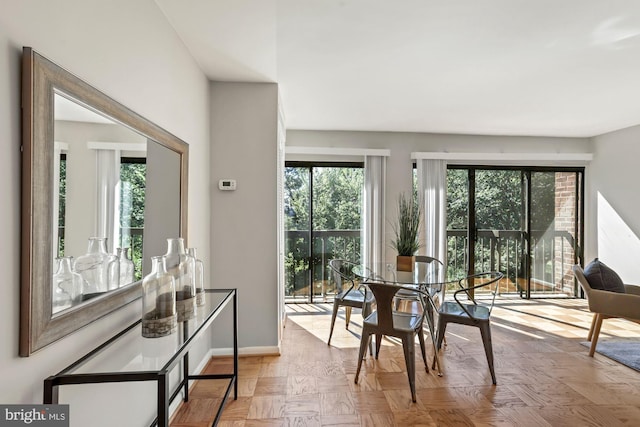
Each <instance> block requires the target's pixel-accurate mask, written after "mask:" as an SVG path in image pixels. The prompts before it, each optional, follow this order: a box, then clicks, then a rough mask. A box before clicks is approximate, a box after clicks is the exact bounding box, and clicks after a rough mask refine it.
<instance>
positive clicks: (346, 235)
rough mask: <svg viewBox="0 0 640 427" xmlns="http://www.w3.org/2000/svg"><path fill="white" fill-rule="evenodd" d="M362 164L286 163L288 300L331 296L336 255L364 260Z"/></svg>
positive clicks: (285, 205) (355, 260) (314, 300)
mask: <svg viewBox="0 0 640 427" xmlns="http://www.w3.org/2000/svg"><path fill="white" fill-rule="evenodd" d="M363 171H364V169H363V164H362V163H308V162H287V163H286V164H285V190H284V194H285V197H284V199H285V200H284V217H285V302H301V303H304V302H321V301H329V300H331V299H332V298H333V295H334V294H335V289H334V286H333V280H331V277H330V276H331V275H330V271H329V268H328V265H329V261H330V260H331V259H333V258H341V259H347V260H350V261H354V262H359V261H360V226H361V212H362V190H363V185H364V184H363V183H364V174H363Z"/></svg>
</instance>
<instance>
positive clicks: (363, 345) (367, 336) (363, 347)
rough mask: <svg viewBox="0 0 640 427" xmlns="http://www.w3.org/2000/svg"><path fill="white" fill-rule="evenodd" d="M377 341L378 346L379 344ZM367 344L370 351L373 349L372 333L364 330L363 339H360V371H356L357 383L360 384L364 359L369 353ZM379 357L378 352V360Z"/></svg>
mask: <svg viewBox="0 0 640 427" xmlns="http://www.w3.org/2000/svg"><path fill="white" fill-rule="evenodd" d="M378 341H379V340H377V341H376V345H377V342H378ZM367 344H368V345H369V349H371V332H369V331H368V330H366V329H365V328H362V337H360V351H359V352H358V369H356V378H355V381H354V382H355V383H356V384H358V376H359V375H360V368H361V367H362V359H364V354H365V353H366V352H367ZM377 357H378V353H377V352H376V358H377Z"/></svg>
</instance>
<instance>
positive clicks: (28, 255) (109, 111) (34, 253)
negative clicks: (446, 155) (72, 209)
mask: <svg viewBox="0 0 640 427" xmlns="http://www.w3.org/2000/svg"><path fill="white" fill-rule="evenodd" d="M54 93H63V94H66V95H68V96H69V97H70V98H73V100H75V101H77V102H78V103H79V104H81V105H82V106H83V107H86V108H87V109H90V110H93V111H94V112H97V113H99V114H101V115H103V116H106V117H108V118H110V119H111V120H113V121H114V122H115V123H118V124H121V125H124V126H125V127H127V128H129V129H131V130H133V131H135V132H137V133H138V134H140V135H142V136H143V137H145V138H147V140H150V141H155V142H157V143H158V144H159V145H158V147H161V148H162V149H167V150H169V152H174V153H177V155H178V156H177V160H176V164H179V168H180V170H179V171H176V176H179V179H180V183H179V185H177V184H176V188H178V189H179V190H178V191H179V193H180V194H179V195H175V200H179V201H180V207H179V208H176V212H178V215H179V219H177V220H176V225H175V227H172V229H171V230H153V232H152V231H151V230H147V229H145V233H147V231H148V232H149V233H151V234H153V235H154V236H156V237H159V236H162V237H165V236H166V237H177V236H176V233H179V237H186V235H187V177H188V145H187V144H186V143H185V142H184V141H182V140H180V139H179V138H177V137H175V136H174V135H172V134H170V133H168V132H167V131H165V130H164V129H162V128H160V127H159V126H157V125H155V124H154V123H152V122H150V121H148V120H147V119H145V118H143V117H141V116H140V115H138V114H136V113H135V112H133V111H131V110H129V109H128V108H127V107H125V106H123V105H121V104H120V103H118V102H116V101H115V100H113V99H111V98H110V97H108V96H107V95H105V94H104V93H102V92H100V91H98V90H97V89H95V88H93V87H92V86H90V85H89V84H87V83H85V82H84V81H82V80H81V79H79V78H78V77H76V76H75V75H73V74H71V73H70V72H68V71H66V70H64V69H63V68H61V67H59V66H57V65H56V64H54V63H53V62H51V61H49V60H47V59H46V58H44V57H43V56H41V55H40V54H38V53H37V52H35V51H34V50H33V49H32V48H30V47H25V48H23V61H22V133H23V135H22V238H21V239H22V247H21V292H20V343H19V355H20V356H29V355H31V354H32V353H33V352H35V351H37V350H39V349H41V348H43V347H45V346H47V345H49V344H51V343H53V342H54V341H56V340H59V339H60V338H62V337H64V336H66V335H68V334H70V333H72V332H74V331H76V330H78V329H80V328H82V327H84V326H86V325H88V324H89V323H91V322H93V321H94V320H96V319H98V318H100V317H102V316H105V315H106V314H108V313H110V312H112V311H114V310H116V309H118V308H120V307H122V306H123V305H125V304H128V303H130V302H132V301H134V300H136V299H137V298H138V297H139V296H140V295H141V281H136V282H133V283H131V284H129V285H126V286H123V287H119V288H117V289H115V290H111V291H109V292H107V293H105V294H104V295H102V296H100V297H98V298H94V299H91V300H88V301H85V302H83V303H82V304H79V305H78V306H77V307H71V308H70V309H67V310H64V311H62V312H60V313H54V312H53V308H52V298H53V295H52V275H53V273H54V271H53V268H54V267H53V259H54V258H55V257H56V256H57V254H54V253H53V252H54V250H53V227H54V224H53V218H54V216H53V212H54V200H53V190H54V188H53V181H54V157H55V156H54ZM171 155H173V154H171ZM56 226H57V225H56ZM161 253H162V252H160V253H155V254H143V255H144V259H145V263H146V262H147V260H148V259H149V257H150V256H151V255H160V254H161Z"/></svg>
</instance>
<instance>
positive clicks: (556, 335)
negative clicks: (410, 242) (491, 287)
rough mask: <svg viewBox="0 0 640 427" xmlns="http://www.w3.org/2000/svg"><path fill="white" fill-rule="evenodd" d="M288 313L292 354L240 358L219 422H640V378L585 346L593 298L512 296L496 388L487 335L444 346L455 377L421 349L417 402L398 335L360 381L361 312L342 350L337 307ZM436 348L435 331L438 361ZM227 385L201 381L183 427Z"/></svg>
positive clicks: (502, 316)
mask: <svg viewBox="0 0 640 427" xmlns="http://www.w3.org/2000/svg"><path fill="white" fill-rule="evenodd" d="M287 310H288V319H287V323H286V327H285V329H284V331H283V332H284V335H283V341H282V349H283V353H282V354H281V355H279V356H275V355H274V356H255V357H242V358H240V363H239V381H238V386H239V397H238V400H237V401H234V400H233V399H232V398H231V399H230V400H228V401H227V403H226V406H225V408H224V411H223V413H222V418H221V421H220V423H219V424H218V425H219V426H221V427H261V426H345V427H350V426H384V427H389V426H398V427H405V426H449V425H452V426H517V427H529V426H532V427H533V426H535V427H547V426H565V425H566V426H573V425H580V426H606V427H608V426H612V427H616V426H637V425H640V373H639V372H636V371H634V370H632V369H630V368H628V367H626V366H623V365H621V364H619V363H618V362H615V361H613V360H611V359H608V358H606V357H604V356H602V355H600V354H598V353H596V355H595V357H593V358H592V357H589V356H588V348H587V347H585V346H583V345H581V344H580V342H581V341H585V340H586V335H587V331H588V329H589V326H590V322H591V318H592V315H591V313H590V312H589V310H588V307H587V304H586V301H584V300H577V299H566V300H565V299H550V300H521V299H519V298H501V299H500V300H499V301H498V303H497V305H496V307H495V309H494V312H493V315H492V335H493V343H494V359H495V368H496V376H497V380H498V384H497V385H496V386H494V385H492V383H491V377H490V375H489V369H488V366H487V361H486V358H485V354H484V348H483V345H482V340H481V337H480V333H479V331H478V330H477V329H476V328H471V327H465V326H460V325H450V326H449V327H448V329H447V345H446V346H444V347H443V349H442V350H441V353H440V357H441V362H442V368H443V372H444V375H443V376H438V375H437V373H435V372H433V371H432V370H430V371H429V372H426V370H425V369H424V363H423V362H422V359H421V356H420V351H419V349H418V348H417V347H416V389H417V402H416V403H413V402H412V401H411V393H410V391H409V383H408V379H407V375H406V367H405V362H404V355H403V351H402V346H401V344H400V343H399V342H398V341H397V340H393V339H385V340H384V341H383V342H382V348H381V351H380V356H379V359H378V360H376V359H374V358H373V357H371V356H369V355H368V354H367V356H366V358H365V360H363V362H362V370H361V372H360V376H359V380H358V384H355V383H354V378H355V372H356V368H357V364H358V360H357V357H358V349H359V337H360V331H361V323H362V318H361V317H359V316H360V313H359V312H358V311H357V310H354V311H353V314H352V321H351V325H350V326H349V329H348V330H347V329H345V328H344V312H343V311H341V312H340V315H342V317H343V318H342V319H339V320H338V321H337V322H336V328H335V330H334V335H333V338H332V341H331V346H328V345H327V344H326V339H327V337H328V336H329V325H330V318H331V305H330V304H317V305H314V304H301V305H297V306H288V307H287ZM340 321H341V322H342V323H340ZM241 332H242V331H241ZM601 337H602V338H601V339H602V340H605V339H607V338H631V339H634V338H635V339H638V340H640V325H638V324H635V323H632V322H626V321H624V320H618V319H615V320H606V321H605V323H604V324H603V329H602V332H601ZM429 343H430V339H429V337H428V336H427V353H428V359H429V361H430V362H431V358H432V357H433V348H432V346H431V345H430V344H429ZM232 368H233V363H232V361H231V359H230V358H228V357H214V358H212V359H211V361H210V363H209V364H208V365H207V367H206V368H205V372H207V373H229V372H230V371H231V370H232ZM227 384H228V382H227V381H225V380H219V381H218V380H215V381H197V382H196V383H195V384H194V386H193V387H192V391H191V393H190V401H189V402H188V403H184V404H182V405H181V406H180V408H179V409H178V411H177V413H176V414H175V416H174V417H173V420H172V424H171V426H172V427H200V426H204V425H208V424H207V423H209V424H210V422H211V420H212V419H213V413H214V412H215V409H216V408H215V406H216V404H217V402H219V399H220V398H221V397H222V393H223V392H224V390H225V388H226V385H227Z"/></svg>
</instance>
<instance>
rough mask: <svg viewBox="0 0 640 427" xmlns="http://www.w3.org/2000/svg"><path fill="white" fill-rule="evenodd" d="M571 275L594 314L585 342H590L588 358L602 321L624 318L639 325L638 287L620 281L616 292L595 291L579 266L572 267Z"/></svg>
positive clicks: (593, 348)
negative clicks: (582, 291) (572, 274)
mask: <svg viewBox="0 0 640 427" xmlns="http://www.w3.org/2000/svg"><path fill="white" fill-rule="evenodd" d="M573 273H574V274H575V276H576V278H577V279H578V283H580V286H582V289H583V290H584V293H585V294H586V296H587V300H588V302H589V310H590V311H591V312H592V313H594V314H593V320H592V321H591V328H590V329H589V334H588V335H587V341H591V348H590V349H589V356H591V357H593V353H594V352H595V351H596V345H597V344H598V336H599V335H600V328H601V327H602V321H603V320H604V319H611V318H624V319H627V320H631V321H633V322H636V323H640V286H637V285H628V284H622V281H621V280H620V282H619V283H620V284H621V286H622V288H619V289H617V290H605V289H596V288H595V287H594V286H592V285H593V283H591V284H590V283H589V280H587V277H586V276H585V271H584V270H583V269H582V267H581V266H580V265H574V266H573ZM614 274H615V273H614ZM615 277H617V275H615ZM618 279H619V278H618ZM618 286H619V285H618Z"/></svg>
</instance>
